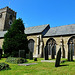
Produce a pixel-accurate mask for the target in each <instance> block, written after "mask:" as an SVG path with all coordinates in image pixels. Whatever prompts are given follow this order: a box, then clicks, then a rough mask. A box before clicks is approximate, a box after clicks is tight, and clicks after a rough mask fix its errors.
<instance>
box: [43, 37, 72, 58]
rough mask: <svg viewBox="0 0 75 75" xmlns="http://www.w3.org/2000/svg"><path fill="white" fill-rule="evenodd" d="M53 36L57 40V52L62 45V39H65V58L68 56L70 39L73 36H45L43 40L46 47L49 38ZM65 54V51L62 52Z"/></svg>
mask: <svg viewBox="0 0 75 75" xmlns="http://www.w3.org/2000/svg"><path fill="white" fill-rule="evenodd" d="M50 38H53V39H55V41H56V54H57V52H58V50H59V48H60V47H61V39H62V40H63V47H64V50H65V58H67V57H68V44H67V43H68V40H69V39H70V38H71V36H62V37H44V38H43V42H44V47H45V46H46V42H47V40H48V39H50ZM62 56H63V53H62Z"/></svg>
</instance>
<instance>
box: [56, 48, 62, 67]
mask: <svg viewBox="0 0 75 75" xmlns="http://www.w3.org/2000/svg"><path fill="white" fill-rule="evenodd" d="M60 59H61V48H60V49H59V51H58V53H57V57H56V62H55V67H58V66H59V65H60Z"/></svg>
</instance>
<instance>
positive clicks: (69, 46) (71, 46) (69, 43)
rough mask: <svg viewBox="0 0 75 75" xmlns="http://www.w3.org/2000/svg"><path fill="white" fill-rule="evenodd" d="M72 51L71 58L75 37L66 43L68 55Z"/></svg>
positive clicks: (74, 54)
mask: <svg viewBox="0 0 75 75" xmlns="http://www.w3.org/2000/svg"><path fill="white" fill-rule="evenodd" d="M71 50H72V54H73V56H75V36H73V37H71V38H70V39H69V41H68V53H70V52H71Z"/></svg>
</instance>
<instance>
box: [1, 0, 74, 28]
mask: <svg viewBox="0 0 75 75" xmlns="http://www.w3.org/2000/svg"><path fill="white" fill-rule="evenodd" d="M6 6H9V7H10V8H11V9H13V10H14V11H16V12H17V18H22V20H23V22H24V25H25V27H32V26H38V25H44V24H50V27H57V26H62V25H69V24H75V0H0V8H4V7H6Z"/></svg>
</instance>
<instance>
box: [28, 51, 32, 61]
mask: <svg viewBox="0 0 75 75" xmlns="http://www.w3.org/2000/svg"><path fill="white" fill-rule="evenodd" d="M29 59H30V60H33V52H31V51H30V52H29Z"/></svg>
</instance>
